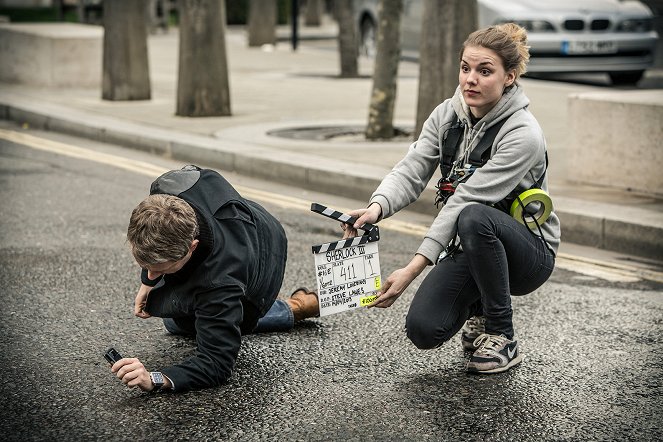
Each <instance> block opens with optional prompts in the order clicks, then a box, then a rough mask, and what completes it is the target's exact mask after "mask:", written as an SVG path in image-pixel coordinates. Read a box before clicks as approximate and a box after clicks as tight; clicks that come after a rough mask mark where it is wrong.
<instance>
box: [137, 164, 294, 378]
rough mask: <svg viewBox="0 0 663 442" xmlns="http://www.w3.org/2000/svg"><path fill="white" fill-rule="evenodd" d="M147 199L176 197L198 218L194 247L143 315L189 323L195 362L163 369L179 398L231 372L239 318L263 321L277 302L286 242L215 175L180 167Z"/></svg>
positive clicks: (270, 221) (271, 221) (276, 226)
mask: <svg viewBox="0 0 663 442" xmlns="http://www.w3.org/2000/svg"><path fill="white" fill-rule="evenodd" d="M150 194H151V195H153V194H169V195H174V196H177V197H179V198H182V199H183V200H184V201H186V202H187V203H189V205H191V206H192V207H193V209H194V210H195V212H196V216H197V218H198V224H199V227H200V234H199V237H198V239H199V241H200V242H199V244H198V247H197V248H196V250H195V251H194V252H193V255H192V256H191V259H190V260H189V261H188V262H187V263H186V264H185V266H184V267H183V268H182V269H181V270H179V271H178V272H176V273H173V274H169V275H164V276H163V277H161V278H160V279H159V280H158V282H157V281H150V280H149V279H147V277H146V274H147V272H146V271H143V274H142V278H141V279H142V281H143V283H145V284H147V285H154V284H155V283H156V285H154V288H153V289H152V291H151V292H150V294H149V296H148V300H147V305H146V307H145V310H146V311H147V312H148V313H150V314H151V315H152V316H158V317H162V318H178V317H189V318H194V319H195V329H196V343H197V347H198V348H197V349H196V353H195V355H194V356H193V357H191V358H189V359H187V360H185V361H183V362H182V363H180V364H176V365H173V366H171V367H168V368H165V369H163V370H162V371H163V373H164V374H165V375H166V376H168V377H169V378H170V379H171V380H172V381H173V383H174V384H175V388H176V390H177V391H183V390H189V389H194V388H204V387H210V386H216V385H219V384H221V383H223V382H225V381H226V380H227V379H228V378H229V377H230V374H231V373H232V370H233V367H234V365H235V359H236V358H237V353H238V352H239V347H240V342H241V332H240V327H242V321H243V320H244V319H245V311H246V310H250V311H251V312H252V313H253V316H254V318H252V320H257V317H262V316H264V314H265V313H266V312H267V310H269V308H270V307H271V305H272V304H273V302H274V300H275V299H276V297H277V295H278V292H279V289H280V288H281V283H282V282H283V273H284V270H285V262H286V254H287V240H286V236H285V232H284V231H283V228H282V227H281V225H280V223H279V222H278V221H277V220H276V219H275V218H274V217H273V216H272V215H270V214H269V213H268V212H267V211H266V210H265V209H264V208H262V207H261V206H260V205H258V204H257V203H254V202H253V201H249V200H246V199H244V198H242V197H241V196H240V194H239V193H238V192H237V191H236V190H235V189H234V188H233V187H232V186H231V185H230V183H228V182H227V181H226V180H225V179H224V178H223V177H222V176H221V175H219V174H218V173H217V172H215V171H212V170H207V169H199V168H197V167H195V166H186V167H184V168H183V169H182V170H174V171H170V172H167V173H165V174H163V175H162V176H160V177H159V178H157V180H156V181H155V182H154V183H152V187H151V189H150Z"/></svg>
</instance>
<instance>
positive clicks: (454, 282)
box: [406, 204, 555, 349]
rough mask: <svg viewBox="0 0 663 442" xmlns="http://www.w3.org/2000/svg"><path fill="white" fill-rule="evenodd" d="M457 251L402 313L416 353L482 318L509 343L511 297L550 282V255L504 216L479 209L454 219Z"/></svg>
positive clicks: (488, 330) (471, 208) (468, 209)
mask: <svg viewBox="0 0 663 442" xmlns="http://www.w3.org/2000/svg"><path fill="white" fill-rule="evenodd" d="M458 236H459V237H460V243H461V245H462V249H463V250H462V252H457V253H455V254H454V255H453V257H450V258H446V259H444V260H442V261H440V262H439V263H438V264H437V265H436V266H435V267H434V268H433V269H431V271H430V272H429V273H428V275H427V276H426V278H425V279H424V281H423V282H422V284H421V286H420V287H419V290H418V291H417V293H416V294H415V296H414V299H413V300H412V304H411V305H410V310H409V312H408V314H407V319H406V327H407V336H408V337H409V338H410V340H411V341H412V342H413V343H414V344H415V345H416V346H417V347H419V348H421V349H427V348H435V347H438V346H439V345H441V344H442V343H444V342H446V341H448V340H449V339H451V337H452V336H454V335H455V334H456V333H457V332H458V331H459V330H460V329H461V328H462V326H463V324H464V322H465V321H466V320H467V319H468V318H470V317H471V316H474V315H482V314H483V315H484V316H485V317H486V333H490V334H496V335H499V334H504V335H505V336H506V337H507V338H509V339H513V333H514V332H513V323H512V321H511V318H512V310H511V295H526V294H528V293H531V292H533V291H534V290H536V289H537V288H538V287H540V286H541V285H542V284H543V283H544V282H546V280H547V279H548V278H549V277H550V274H551V273H552V270H553V267H554V265H555V257H554V254H553V252H552V251H551V250H550V249H549V248H548V246H547V245H546V244H545V243H544V242H543V240H541V238H539V237H538V236H536V235H534V234H532V232H530V231H529V229H528V228H527V227H525V226H524V225H523V224H520V223H519V222H517V221H516V220H515V219H514V218H512V217H511V216H509V215H507V214H506V213H504V212H502V211H500V210H498V209H495V208H493V207H489V206H486V205H483V204H472V205H471V206H468V207H466V208H465V209H464V210H463V211H462V212H461V213H460V215H459V217H458Z"/></svg>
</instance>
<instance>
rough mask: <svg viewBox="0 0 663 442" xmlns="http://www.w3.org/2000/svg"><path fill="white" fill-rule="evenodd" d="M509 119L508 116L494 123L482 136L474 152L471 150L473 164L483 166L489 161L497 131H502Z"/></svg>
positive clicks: (471, 162)
mask: <svg viewBox="0 0 663 442" xmlns="http://www.w3.org/2000/svg"><path fill="white" fill-rule="evenodd" d="M507 120H508V118H504V119H503V120H501V121H499V122H497V123H496V124H494V125H492V126H491V127H490V128H489V129H488V130H487V131H486V133H485V134H484V135H483V137H481V140H479V144H477V147H475V148H474V149H473V150H472V152H470V164H471V165H473V166H476V167H481V166H483V165H484V164H486V163H487V162H488V160H489V159H490V152H491V148H492V147H493V142H494V141H495V138H496V137H497V133H498V132H499V131H500V129H501V128H502V126H504V123H506V121H507Z"/></svg>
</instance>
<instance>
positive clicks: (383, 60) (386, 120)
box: [366, 0, 403, 139]
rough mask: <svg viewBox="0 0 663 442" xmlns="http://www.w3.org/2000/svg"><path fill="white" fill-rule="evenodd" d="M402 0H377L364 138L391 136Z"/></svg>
mask: <svg viewBox="0 0 663 442" xmlns="http://www.w3.org/2000/svg"><path fill="white" fill-rule="evenodd" d="M402 13H403V0H380V5H379V10H378V22H379V25H378V36H377V51H376V56H375V68H374V71H373V90H372V92H371V103H370V108H369V112H368V125H367V126H366V138H368V139H381V138H382V139H384V138H393V136H394V123H393V119H394V103H395V102H396V84H397V80H398V61H399V58H400V55H401V49H400V27H401V15H402Z"/></svg>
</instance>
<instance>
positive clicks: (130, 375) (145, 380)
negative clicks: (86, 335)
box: [111, 358, 171, 391]
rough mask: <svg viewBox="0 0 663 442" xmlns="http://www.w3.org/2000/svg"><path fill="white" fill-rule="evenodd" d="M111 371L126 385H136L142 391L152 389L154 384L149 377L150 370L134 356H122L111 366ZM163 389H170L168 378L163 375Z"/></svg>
mask: <svg viewBox="0 0 663 442" xmlns="http://www.w3.org/2000/svg"><path fill="white" fill-rule="evenodd" d="M111 371H112V372H113V373H115V374H116V375H117V377H118V378H119V379H120V380H121V381H122V382H123V383H124V384H126V386H127V387H138V388H140V389H141V390H143V391H152V390H153V389H154V385H153V384H152V380H151V379H150V372H149V371H147V370H146V369H145V366H144V365H143V363H142V362H140V361H139V360H138V359H136V358H123V359H120V360H119V361H117V362H116V363H115V364H113V366H112V367H111ZM161 388H163V389H170V388H171V384H170V380H169V379H168V378H167V377H166V376H164V384H163V387H161Z"/></svg>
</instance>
